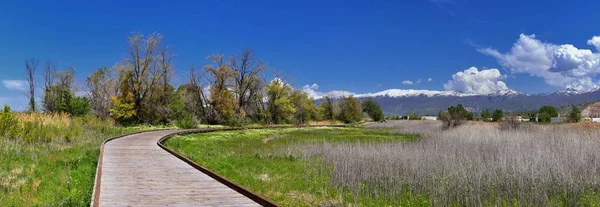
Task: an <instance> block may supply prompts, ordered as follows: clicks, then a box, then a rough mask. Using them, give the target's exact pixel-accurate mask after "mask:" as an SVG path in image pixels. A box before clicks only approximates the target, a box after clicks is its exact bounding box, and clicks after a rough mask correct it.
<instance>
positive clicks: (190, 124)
mask: <svg viewBox="0 0 600 207" xmlns="http://www.w3.org/2000/svg"><path fill="white" fill-rule="evenodd" d="M175 125H176V126H177V127H179V128H180V129H193V128H196V127H197V126H198V123H197V122H196V120H195V119H194V117H192V116H191V115H186V116H183V117H182V118H179V119H178V120H177V121H176V122H175Z"/></svg>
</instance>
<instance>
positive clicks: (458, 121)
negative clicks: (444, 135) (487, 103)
mask: <svg viewBox="0 0 600 207" xmlns="http://www.w3.org/2000/svg"><path fill="white" fill-rule="evenodd" d="M467 114H468V112H467V110H466V109H465V108H464V107H463V106H462V104H458V105H456V106H450V107H449V108H448V111H447V112H445V111H440V114H439V117H440V119H441V120H442V122H443V124H442V129H451V128H454V127H457V126H460V125H462V124H463V123H464V122H465V120H466V118H467Z"/></svg>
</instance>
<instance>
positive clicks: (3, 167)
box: [0, 120, 155, 206]
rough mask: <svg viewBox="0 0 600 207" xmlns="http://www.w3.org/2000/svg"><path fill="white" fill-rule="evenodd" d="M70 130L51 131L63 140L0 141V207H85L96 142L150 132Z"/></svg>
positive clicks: (87, 127)
mask: <svg viewBox="0 0 600 207" xmlns="http://www.w3.org/2000/svg"><path fill="white" fill-rule="evenodd" d="M76 121H79V120H76ZM75 125H80V124H74V125H72V126H71V127H70V128H68V129H66V128H65V129H61V130H59V131H58V132H57V134H58V133H63V132H64V133H63V134H69V136H70V137H68V139H67V138H66V137H64V138H60V137H62V136H63V135H61V136H58V137H59V138H57V137H52V138H50V139H49V140H51V141H45V142H30V141H26V140H22V139H19V138H15V139H9V138H6V137H0V206H89V204H90V201H91V200H90V199H91V195H92V189H93V186H94V178H95V174H96V165H97V162H98V154H99V152H100V145H101V144H102V142H103V141H104V140H106V139H108V138H110V137H114V136H118V135H122V134H127V133H132V132H138V131H144V130H150V129H155V127H148V126H140V127H126V128H124V127H110V126H103V127H99V128H94V127H91V126H90V125H87V124H81V125H80V126H79V127H83V130H76V129H74V128H76V127H78V126H75ZM41 130H46V129H44V128H42V129H41ZM72 131H79V132H77V133H72ZM67 132H68V133H67Z"/></svg>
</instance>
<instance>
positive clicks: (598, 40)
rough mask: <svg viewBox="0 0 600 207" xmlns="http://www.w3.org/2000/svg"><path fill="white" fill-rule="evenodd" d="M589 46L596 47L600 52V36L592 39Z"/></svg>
mask: <svg viewBox="0 0 600 207" xmlns="http://www.w3.org/2000/svg"><path fill="white" fill-rule="evenodd" d="M587 44H588V45H593V46H594V47H596V50H597V51H600V36H593V37H592V39H589V40H588V41H587Z"/></svg>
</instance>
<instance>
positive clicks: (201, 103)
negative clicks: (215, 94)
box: [184, 66, 214, 121]
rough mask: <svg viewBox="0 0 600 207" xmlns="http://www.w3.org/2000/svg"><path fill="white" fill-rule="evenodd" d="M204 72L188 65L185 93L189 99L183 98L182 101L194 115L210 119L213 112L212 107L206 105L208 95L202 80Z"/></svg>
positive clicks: (205, 119)
mask: <svg viewBox="0 0 600 207" xmlns="http://www.w3.org/2000/svg"><path fill="white" fill-rule="evenodd" d="M204 79H205V77H204V74H201V73H200V71H198V70H196V68H195V67H194V66H191V67H190V79H189V87H188V88H186V93H187V94H189V95H190V96H189V97H190V98H189V100H184V103H186V105H187V106H188V107H189V108H190V109H191V111H192V112H193V113H194V115H196V117H201V118H202V119H204V120H203V121H207V120H212V118H213V117H212V116H213V115H214V114H213V113H209V110H211V111H212V108H211V107H210V106H209V105H207V103H209V99H208V96H207V94H206V88H205V87H206V86H205V85H206V84H205V81H204Z"/></svg>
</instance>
